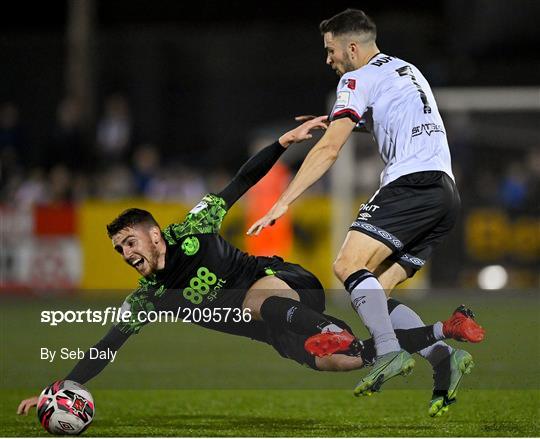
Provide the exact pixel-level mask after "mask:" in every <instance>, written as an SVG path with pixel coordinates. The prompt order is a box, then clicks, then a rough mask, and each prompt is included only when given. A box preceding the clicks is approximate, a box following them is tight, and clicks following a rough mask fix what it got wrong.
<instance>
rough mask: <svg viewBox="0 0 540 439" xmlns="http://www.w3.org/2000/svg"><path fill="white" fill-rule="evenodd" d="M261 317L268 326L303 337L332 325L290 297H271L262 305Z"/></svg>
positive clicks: (320, 315)
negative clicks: (286, 330) (287, 330)
mask: <svg viewBox="0 0 540 439" xmlns="http://www.w3.org/2000/svg"><path fill="white" fill-rule="evenodd" d="M261 316H262V318H263V320H264V321H265V322H266V323H267V324H268V326H270V327H273V328H276V329H285V328H287V329H290V330H291V331H292V332H296V333H297V334H302V335H314V334H318V333H320V332H321V329H322V328H324V327H325V326H327V325H329V324H331V323H332V322H331V321H330V320H328V319H327V318H326V317H325V316H323V315H322V314H319V313H318V312H317V311H314V310H313V309H311V308H310V307H309V306H306V305H304V304H303V303H301V302H298V301H297V300H293V299H289V298H288V297H278V296H271V297H269V298H268V299H266V300H265V301H264V302H263V304H262V305H261Z"/></svg>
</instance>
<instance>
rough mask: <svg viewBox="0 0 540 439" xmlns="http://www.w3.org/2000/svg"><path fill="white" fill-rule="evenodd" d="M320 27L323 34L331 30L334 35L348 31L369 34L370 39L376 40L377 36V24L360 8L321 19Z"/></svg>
mask: <svg viewBox="0 0 540 439" xmlns="http://www.w3.org/2000/svg"><path fill="white" fill-rule="evenodd" d="M319 29H320V31H321V33H322V34H325V33H326V32H331V33H332V34H333V35H334V36H338V35H343V34H347V33H364V34H369V35H370V37H371V38H370V39H373V40H375V37H376V36H377V26H375V23H374V22H373V20H372V19H371V18H369V17H368V16H367V15H366V14H365V13H364V11H361V10H360V9H346V10H345V11H343V12H340V13H339V14H336V15H334V16H333V17H332V18H329V19H327V20H323V21H321V24H320V25H319Z"/></svg>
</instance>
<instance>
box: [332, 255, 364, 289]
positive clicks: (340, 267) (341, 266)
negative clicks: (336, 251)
mask: <svg viewBox="0 0 540 439" xmlns="http://www.w3.org/2000/svg"><path fill="white" fill-rule="evenodd" d="M333 268H334V274H335V275H336V277H337V278H338V279H339V280H340V281H341V282H345V280H346V279H347V278H348V277H349V275H350V274H351V273H354V272H355V271H357V270H359V269H360V268H362V267H355V264H354V261H352V260H351V259H350V258H349V257H347V256H345V255H340V256H338V258H337V259H336V260H335V261H334V265H333Z"/></svg>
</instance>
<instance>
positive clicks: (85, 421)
mask: <svg viewBox="0 0 540 439" xmlns="http://www.w3.org/2000/svg"><path fill="white" fill-rule="evenodd" d="M94 413H95V407H94V399H93V398H92V395H91V394H90V392H89V391H88V389H87V388H86V387H84V386H83V385H81V384H79V383H76V382H75V381H69V380H62V381H55V382H54V383H52V384H51V385H50V386H48V387H46V388H45V389H44V390H43V392H41V395H39V399H38V404H37V415H38V419H39V422H40V423H41V425H43V428H45V430H47V431H48V432H49V433H52V434H70V435H71V434H81V433H82V432H83V431H84V430H86V429H87V428H88V426H89V425H90V423H91V422H92V419H93V417H94Z"/></svg>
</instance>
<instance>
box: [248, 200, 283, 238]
mask: <svg viewBox="0 0 540 439" xmlns="http://www.w3.org/2000/svg"><path fill="white" fill-rule="evenodd" d="M288 209H289V207H288V206H285V205H282V204H275V205H274V207H272V209H270V211H269V212H268V213H267V214H266V215H265V216H263V217H262V218H261V219H260V220H258V221H256V222H255V223H253V225H252V226H251V227H250V228H249V230H248V231H247V234H248V235H250V236H257V235H258V234H259V233H261V230H262V229H264V228H265V227H268V226H273V225H274V223H275V222H276V220H277V219H278V218H280V217H282V216H283V215H285V213H286V212H287V210H288Z"/></svg>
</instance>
